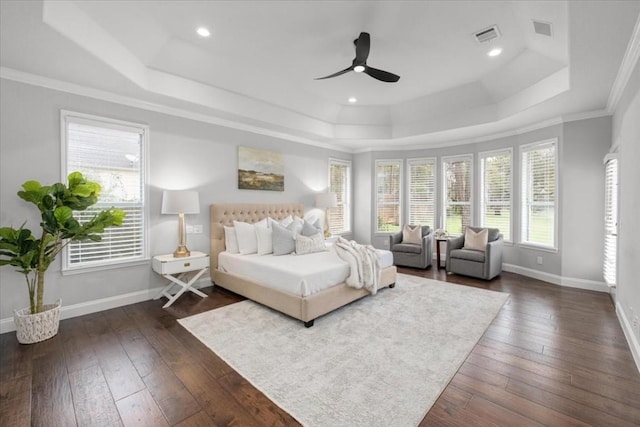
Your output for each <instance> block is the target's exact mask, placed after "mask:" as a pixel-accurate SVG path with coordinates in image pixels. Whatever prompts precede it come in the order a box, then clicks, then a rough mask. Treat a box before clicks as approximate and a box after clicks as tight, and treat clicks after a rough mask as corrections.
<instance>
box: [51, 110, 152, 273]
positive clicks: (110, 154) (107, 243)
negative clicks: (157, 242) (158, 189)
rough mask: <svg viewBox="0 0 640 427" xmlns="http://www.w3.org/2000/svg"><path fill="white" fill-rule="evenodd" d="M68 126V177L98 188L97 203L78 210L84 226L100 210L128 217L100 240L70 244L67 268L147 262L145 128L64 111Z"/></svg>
mask: <svg viewBox="0 0 640 427" xmlns="http://www.w3.org/2000/svg"><path fill="white" fill-rule="evenodd" d="M63 123H64V125H65V138H66V141H65V158H66V165H65V166H66V171H65V176H66V175H67V174H69V173H71V172H73V171H79V172H82V174H83V175H84V176H85V177H86V178H87V179H89V180H92V181H96V182H98V183H99V184H100V186H101V188H102V190H101V193H100V196H99V200H98V203H97V204H95V205H94V206H92V207H91V208H89V209H87V210H86V211H80V212H75V216H76V218H78V220H79V221H80V222H84V221H87V220H88V219H90V218H91V217H92V216H93V215H95V213H96V212H97V211H100V210H102V209H105V208H109V207H115V208H118V209H122V210H124V212H125V213H126V216H125V219H124V222H123V224H122V226H121V227H111V228H108V229H107V230H105V232H104V233H103V235H102V240H101V241H100V242H90V241H89V242H72V243H70V244H69V245H68V246H67V249H66V256H65V266H64V268H65V269H67V270H72V269H77V268H85V267H97V266H104V265H109V264H115V263H121V262H128V261H135V260H140V259H144V258H146V257H147V254H146V247H147V245H146V224H145V219H146V215H145V203H144V200H145V168H144V164H145V163H144V162H145V159H144V153H145V147H144V141H145V128H144V127H135V126H124V125H122V124H121V122H111V121H109V120H108V119H100V118H96V119H95V120H92V119H90V118H87V116H84V115H82V116H77V117H76V116H73V115H70V114H69V113H63Z"/></svg>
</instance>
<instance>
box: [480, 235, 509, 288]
mask: <svg viewBox="0 0 640 427" xmlns="http://www.w3.org/2000/svg"><path fill="white" fill-rule="evenodd" d="M503 243H504V239H503V237H502V234H500V235H499V236H498V238H497V239H496V240H494V241H493V242H489V243H487V249H486V250H485V260H484V271H485V279H489V278H491V277H495V276H497V275H498V274H500V272H501V271H502V245H503Z"/></svg>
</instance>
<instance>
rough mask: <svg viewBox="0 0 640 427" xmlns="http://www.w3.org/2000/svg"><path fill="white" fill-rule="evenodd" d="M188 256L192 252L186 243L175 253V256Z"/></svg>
mask: <svg viewBox="0 0 640 427" xmlns="http://www.w3.org/2000/svg"><path fill="white" fill-rule="evenodd" d="M188 256H191V252H189V249H187V247H186V246H184V245H179V246H178V249H176V250H175V252H174V253H173V257H174V258H184V257H188Z"/></svg>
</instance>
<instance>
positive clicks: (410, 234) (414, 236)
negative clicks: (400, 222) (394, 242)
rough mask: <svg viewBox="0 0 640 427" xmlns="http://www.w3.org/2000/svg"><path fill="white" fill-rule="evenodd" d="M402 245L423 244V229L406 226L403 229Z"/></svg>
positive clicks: (416, 226)
mask: <svg viewBox="0 0 640 427" xmlns="http://www.w3.org/2000/svg"><path fill="white" fill-rule="evenodd" d="M402 243H413V244H416V245H421V244H422V227H420V226H419V225H409V224H405V225H404V227H402Z"/></svg>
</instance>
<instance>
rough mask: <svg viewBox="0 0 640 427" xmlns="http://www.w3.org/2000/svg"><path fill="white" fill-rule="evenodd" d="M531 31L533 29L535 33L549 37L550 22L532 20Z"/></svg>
mask: <svg viewBox="0 0 640 427" xmlns="http://www.w3.org/2000/svg"><path fill="white" fill-rule="evenodd" d="M533 31H535V32H536V34H540V35H543V36H549V37H551V34H552V33H551V23H550V22H542V21H536V20H534V21H533Z"/></svg>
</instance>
